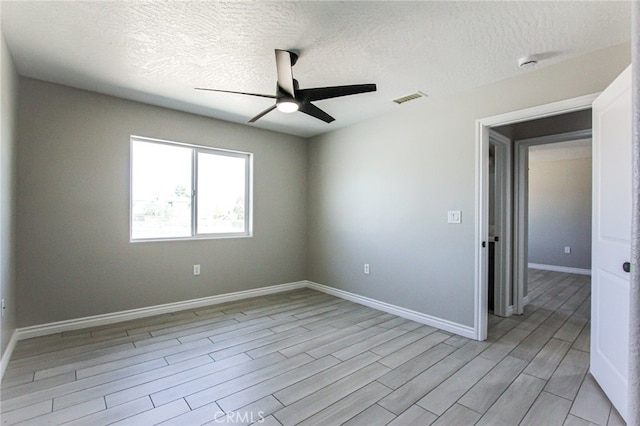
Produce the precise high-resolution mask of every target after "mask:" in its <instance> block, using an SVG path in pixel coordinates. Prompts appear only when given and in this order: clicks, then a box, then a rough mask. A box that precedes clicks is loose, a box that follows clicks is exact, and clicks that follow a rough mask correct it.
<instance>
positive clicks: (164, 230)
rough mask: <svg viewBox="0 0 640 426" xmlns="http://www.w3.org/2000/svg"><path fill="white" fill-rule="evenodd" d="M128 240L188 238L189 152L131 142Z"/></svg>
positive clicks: (189, 213) (170, 147)
mask: <svg viewBox="0 0 640 426" xmlns="http://www.w3.org/2000/svg"><path fill="white" fill-rule="evenodd" d="M131 155H132V158H131V179H132V184H131V215H132V217H131V239H132V240H133V239H147V238H175V237H186V236H190V235H191V191H192V188H191V175H192V172H191V167H192V164H191V163H192V150H191V149H190V148H185V147H179V146H172V145H165V144H159V143H149V142H140V141H134V142H133V144H132V153H131Z"/></svg>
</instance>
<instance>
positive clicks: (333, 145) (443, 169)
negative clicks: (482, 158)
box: [308, 44, 630, 327]
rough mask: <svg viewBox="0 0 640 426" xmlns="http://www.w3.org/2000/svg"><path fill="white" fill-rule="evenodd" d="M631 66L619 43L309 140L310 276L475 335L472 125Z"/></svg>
mask: <svg viewBox="0 0 640 426" xmlns="http://www.w3.org/2000/svg"><path fill="white" fill-rule="evenodd" d="M629 62H630V48H629V45H628V44H625V45H622V46H617V47H615V48H612V49H607V50H603V51H598V52H594V53H592V54H589V55H586V56H583V57H580V58H577V59H574V60H572V61H568V62H564V63H560V64H557V65H552V66H548V67H544V68H541V69H539V70H535V71H531V72H523V73H522V74H521V75H520V76H518V77H516V78H512V79H508V80H504V81H501V82H497V83H494V84H491V85H488V86H485V87H481V88H478V89H475V90H471V91H468V92H465V93H460V94H458V95H456V96H452V97H449V98H446V99H438V98H435V97H434V98H427V99H423V100H419V101H413V102H410V103H407V104H405V106H401V107H399V109H398V112H397V113H395V114H392V115H388V116H383V117H379V118H377V119H374V120H370V121H368V122H365V123H361V124H359V125H355V126H352V127H349V128H346V129H342V130H338V131H335V132H332V133H329V134H326V135H323V136H319V137H316V138H313V139H312V140H311V141H310V145H309V188H310V193H309V206H308V208H309V250H308V252H309V279H310V280H311V281H315V282H318V283H321V284H325V285H329V286H333V287H336V288H339V289H343V290H346V291H349V292H353V293H356V294H360V295H363V296H367V297H371V298H374V299H378V300H381V301H384V302H387V303H391V304H394V305H398V306H402V307H405V308H409V309H413V310H415V311H418V312H422V313H424V314H428V315H432V316H435V317H438V318H441V319H445V320H449V321H453V322H455V323H458V324H462V325H466V326H470V327H472V326H473V313H474V284H475V283H474V251H475V247H474V235H475V224H474V213H475V212H474V208H475V164H476V160H475V150H476V146H475V122H476V120H477V119H480V118H484V117H489V116H493V115H497V114H501V113H506V112H510V111H514V110H518V109H522V108H527V107H532V106H536V105H541V104H546V103H549V102H554V101H559V100H563V99H568V98H572V97H576V96H581V95H585V94H589V93H595V92H598V91H600V90H602V89H603V88H604V87H606V86H607V85H608V83H610V82H611V81H612V80H613V79H614V78H615V77H616V76H617V75H618V74H619V73H620V72H621V71H622V70H623V69H624V68H625V67H626V66H627V65H628V64H629ZM425 84H427V86H426V87H424V88H423V89H424V90H426V91H427V92H428V85H429V84H433V82H425ZM447 210H461V211H462V223H461V224H459V225H449V224H447ZM363 263H369V264H370V265H371V274H370V275H364V274H363V270H362V268H363Z"/></svg>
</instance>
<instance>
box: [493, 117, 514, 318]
mask: <svg viewBox="0 0 640 426" xmlns="http://www.w3.org/2000/svg"><path fill="white" fill-rule="evenodd" d="M489 142H490V144H491V145H493V146H494V149H495V156H494V164H495V215H494V220H495V227H496V229H495V233H496V234H497V236H499V237H500V240H499V241H497V242H496V245H495V247H496V252H495V262H496V264H497V267H496V268H494V298H493V312H494V313H495V314H496V315H498V316H501V317H506V316H509V315H510V314H509V305H510V304H511V271H512V269H511V267H512V262H511V256H512V248H511V241H512V238H511V237H512V231H511V229H512V228H511V218H512V213H511V210H512V205H513V203H512V189H511V188H512V186H511V185H512V173H511V170H512V166H511V161H512V160H511V159H512V145H513V144H512V142H511V139H509V138H507V137H506V136H503V135H501V134H500V133H498V132H495V131H493V130H489Z"/></svg>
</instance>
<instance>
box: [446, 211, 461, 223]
mask: <svg viewBox="0 0 640 426" xmlns="http://www.w3.org/2000/svg"><path fill="white" fill-rule="evenodd" d="M447 223H462V213H461V212H460V210H449V211H448V212H447Z"/></svg>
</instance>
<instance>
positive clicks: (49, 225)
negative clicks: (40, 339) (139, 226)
mask: <svg viewBox="0 0 640 426" xmlns="http://www.w3.org/2000/svg"><path fill="white" fill-rule="evenodd" d="M132 134H134V135H139V136H147V137H152V138H160V139H167V140H173V141H179V142H186V143H193V144H199V145H206V146H213V147H220V148H228V149H235V150H241V151H248V152H252V153H253V154H254V176H255V177H254V184H255V186H254V237H253V238H241V239H217V240H201V241H170V242H148V243H129V137H130V135H132ZM18 135H19V141H18V163H17V164H18V189H17V191H18V203H17V210H18V221H17V242H18V244H17V263H16V265H17V267H16V269H17V289H18V294H17V298H18V325H19V326H20V327H24V326H29V325H34V324H41V323H48V322H52V321H60V320H66V319H72V318H79V317H84V316H90V315H97V314H103V313H110V312H117V311H121V310H127V309H133V308H139V307H146V306H152V305H157V304H162V303H169V302H176V301H182V300H187V299H192V298H198V297H204V296H211V295H216V294H223V293H229V292H234V291H240V290H248V289H255V288H258V287H264V286H269V285H274V284H283V283H289V282H295V281H299V280H303V279H305V278H306V276H307V274H306V271H307V268H306V259H307V257H306V247H307V239H306V238H307V236H306V230H307V227H306V217H307V207H306V188H307V167H306V159H307V141H305V140H304V139H301V138H298V137H293V136H287V135H283V134H278V133H273V132H268V131H262V130H258V129H254V128H251V127H249V126H243V125H237V124H231V123H226V122H222V121H217V120H213V119H210V118H206V117H201V116H196V115H192V114H187V113H182V112H177V111H172V110H168V109H163V108H158V107H153V106H149V105H145V104H140V103H135V102H130V101H125V100H122V99H117V98H113V97H109V96H104V95H100V94H96V93H91V92H86V91H82V90H77V89H72V88H69V87H64V86H60V85H55V84H51V83H45V82H41V81H36V80H31V79H25V78H21V79H20V99H19V118H18ZM193 264H201V266H202V274H201V275H200V276H198V277H195V276H193V275H192V265H193Z"/></svg>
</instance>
